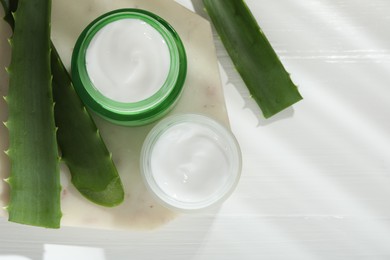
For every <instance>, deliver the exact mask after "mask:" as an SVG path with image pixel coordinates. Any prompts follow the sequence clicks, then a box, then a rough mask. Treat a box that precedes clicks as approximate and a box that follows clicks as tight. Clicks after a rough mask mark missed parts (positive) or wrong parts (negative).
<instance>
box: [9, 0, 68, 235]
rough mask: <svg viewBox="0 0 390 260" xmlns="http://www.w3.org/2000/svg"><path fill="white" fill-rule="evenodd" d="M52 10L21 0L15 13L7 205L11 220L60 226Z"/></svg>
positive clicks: (45, 1)
mask: <svg viewBox="0 0 390 260" xmlns="http://www.w3.org/2000/svg"><path fill="white" fill-rule="evenodd" d="M50 14H51V1H50V0H40V1H30V0H20V1H19V3H18V9H17V10H16V12H15V14H14V21H15V24H14V25H15V26H14V34H13V36H12V39H11V40H10V43H11V48H12V57H11V64H10V67H9V68H8V70H7V71H8V73H9V78H10V80H9V86H10V87H9V93H8V96H7V97H6V101H7V104H8V108H9V116H8V121H7V123H6V126H7V128H8V130H9V135H10V145H9V150H8V152H7V154H8V156H9V158H10V161H11V173H10V177H9V178H8V183H9V185H10V201H9V205H8V207H7V210H8V213H9V221H12V222H16V223H21V224H28V225H34V226H42V227H48V228H59V227H60V220H61V216H62V213H61V207H60V191H61V187H60V178H59V156H58V148H57V142H56V131H55V124H54V105H53V96H52V87H51V80H52V75H51V69H50ZM26 43H27V44H26ZM16 75H17V76H16Z"/></svg>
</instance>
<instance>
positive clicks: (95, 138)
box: [51, 46, 124, 207]
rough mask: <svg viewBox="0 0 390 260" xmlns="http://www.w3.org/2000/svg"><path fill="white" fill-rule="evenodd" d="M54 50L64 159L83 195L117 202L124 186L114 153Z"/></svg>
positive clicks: (102, 201)
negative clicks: (114, 161) (108, 146)
mask: <svg viewBox="0 0 390 260" xmlns="http://www.w3.org/2000/svg"><path fill="white" fill-rule="evenodd" d="M52 50H53V51H52V55H51V60H52V63H51V64H52V73H53V93H54V100H55V102H56V106H55V109H54V112H55V120H56V124H57V126H58V132H57V138H58V144H59V146H60V149H61V152H62V159H63V161H64V162H65V163H66V164H67V165H68V167H69V170H70V173H71V176H72V183H73V185H74V186H75V187H76V188H77V189H78V190H79V191H80V193H81V194H82V195H84V196H85V197H86V198H87V199H89V200H91V201H92V202H94V203H97V204H99V205H102V206H106V207H112V206H116V205H118V204H120V203H121V202H122V201H123V199H124V190H123V186H122V182H121V179H120V177H119V175H118V172H117V170H116V168H115V165H114V163H113V161H112V158H111V154H110V153H109V152H108V150H107V148H106V146H105V144H104V142H103V140H102V138H101V136H100V134H99V131H98V129H97V128H96V125H95V123H94V121H93V119H92V118H91V116H90V114H89V113H88V111H87V110H86V109H85V107H84V105H83V103H82V102H81V100H80V98H79V97H78V96H77V94H76V92H75V90H74V87H73V84H72V81H71V79H70V76H69V74H68V72H67V71H66V69H65V67H64V65H63V63H62V62H61V60H60V58H59V55H58V53H57V51H56V50H55V48H54V46H53V47H52Z"/></svg>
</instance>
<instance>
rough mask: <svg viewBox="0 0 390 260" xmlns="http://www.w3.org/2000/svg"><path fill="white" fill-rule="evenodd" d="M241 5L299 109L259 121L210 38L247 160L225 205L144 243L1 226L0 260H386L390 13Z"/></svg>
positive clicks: (314, 3) (389, 251) (259, 2)
mask: <svg viewBox="0 0 390 260" xmlns="http://www.w3.org/2000/svg"><path fill="white" fill-rule="evenodd" d="M179 2H181V3H183V4H185V5H186V6H189V7H191V6H192V4H194V5H195V6H197V4H198V0H196V1H195V0H194V1H193V3H191V2H190V1H187V0H180V1H179ZM247 4H248V5H249V7H250V8H251V9H252V10H253V13H254V15H255V17H256V18H257V19H258V21H259V23H260V25H261V27H262V29H263V31H264V32H265V33H266V35H267V36H268V38H269V40H270V42H271V44H272V45H273V46H274V48H275V50H276V51H277V53H278V54H279V56H280V58H281V60H282V62H283V63H284V64H285V67H286V68H287V70H288V71H289V72H290V73H291V75H292V78H293V80H294V81H295V83H297V84H298V85H299V89H300V91H301V94H302V95H303V96H304V100H303V101H301V102H300V103H298V104H297V105H295V106H294V107H293V109H288V110H287V111H284V112H282V113H281V114H279V115H278V116H276V117H275V118H273V119H271V120H264V119H263V117H262V116H261V115H260V111H259V110H258V109H257V106H256V104H255V103H254V102H253V101H252V100H251V99H250V98H249V95H248V92H247V90H246V88H245V86H244V85H243V84H242V82H241V80H240V78H239V77H238V76H237V74H236V72H235V71H234V69H233V68H232V64H231V62H230V60H229V59H228V57H227V55H226V52H225V50H224V49H223V47H222V45H221V43H220V41H219V40H218V38H217V37H215V43H216V46H217V50H218V58H219V60H220V64H221V67H220V68H221V75H222V80H223V82H224V91H225V96H226V103H227V109H228V113H229V117H230V122H231V126H232V130H233V132H234V133H235V135H236V137H237V138H238V141H239V143H240V145H241V148H242V152H243V160H244V162H243V163H244V166H243V175H242V179H241V181H240V184H239V186H238V188H237V190H236V192H235V193H234V194H233V196H232V197H231V198H230V199H229V200H228V201H227V202H226V203H225V204H224V205H223V206H222V207H221V208H220V209H219V210H216V211H215V212H210V213H207V214H200V215H184V216H180V217H178V218H176V219H175V220H173V221H172V222H170V223H168V224H167V225H165V226H163V227H161V228H159V229H158V230H154V231H148V232H145V231H137V232H130V231H115V232H114V231H102V230H92V229H77V228H63V229H61V230H42V229H38V228H33V227H25V226H20V225H16V224H11V223H7V222H6V221H5V220H4V219H2V220H0V260H5V259H7V260H10V259H31V260H38V259H45V260H49V259H115V260H119V259H170V260H172V259H197V260H200V259H205V260H209V259H299V260H301V259H331V260H333V259H343V260H344V259H354V260H355V259H358V260H361V259H370V260H371V259H390V120H389V119H390V47H389V46H390V31H389V30H390V29H389V25H390V14H389V11H390V2H389V1H388V0H311V1H306V0H272V1H271V0H247ZM195 9H196V10H197V11H199V12H201V11H202V9H201V8H200V9H199V8H195Z"/></svg>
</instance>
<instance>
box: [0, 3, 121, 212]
mask: <svg viewBox="0 0 390 260" xmlns="http://www.w3.org/2000/svg"><path fill="white" fill-rule="evenodd" d="M0 1H1V3H2V5H3V9H4V11H5V14H6V15H5V18H4V20H5V21H7V22H8V23H9V25H10V26H11V28H12V29H13V28H14V20H13V19H14V18H13V15H12V12H15V11H16V9H17V5H18V0H0ZM51 48H52V52H51V69H52V73H53V95H54V101H55V102H56V106H55V109H54V112H55V121H56V124H57V126H58V127H59V130H58V131H57V141H58V144H59V146H60V148H61V150H62V159H63V161H65V163H66V164H67V165H68V167H69V168H70V172H71V175H72V183H73V185H74V186H75V187H76V188H77V189H78V190H79V192H80V193H81V194H82V195H83V196H84V197H86V198H87V199H89V200H90V201H92V202H94V203H96V204H99V205H101V206H106V207H113V206H116V205H118V204H120V203H122V202H123V200H124V190H123V185H122V182H121V179H120V176H119V174H118V172H117V170H116V167H115V165H114V163H113V161H112V158H111V154H110V153H109V152H108V150H107V148H106V146H105V144H104V141H103V140H102V138H101V136H100V134H99V132H98V130H97V128H96V125H95V123H94V121H93V119H92V117H91V116H90V114H89V113H88V111H87V110H86V109H85V106H84V105H83V104H82V102H81V100H80V98H79V97H78V95H77V94H76V92H75V90H74V87H73V84H72V81H71V79H70V76H69V74H68V72H67V70H66V69H65V67H64V65H63V63H62V61H61V59H60V57H59V54H58V52H57V50H56V49H55V47H54V45H53V43H51ZM86 154H89V155H88V157H85V155H86Z"/></svg>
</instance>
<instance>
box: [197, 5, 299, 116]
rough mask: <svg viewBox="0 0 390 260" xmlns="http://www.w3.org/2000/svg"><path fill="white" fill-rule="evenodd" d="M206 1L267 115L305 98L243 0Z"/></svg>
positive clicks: (215, 23)
mask: <svg viewBox="0 0 390 260" xmlns="http://www.w3.org/2000/svg"><path fill="white" fill-rule="evenodd" d="M203 3H204V5H205V7H206V11H207V13H208V14H209V16H210V18H211V21H212V23H213V24H214V26H215V28H216V30H217V32H218V34H219V36H220V38H221V41H222V42H223V44H224V46H225V48H226V50H227V51H228V53H229V56H230V57H231V59H232V61H233V63H234V65H235V67H236V69H237V71H238V72H239V73H240V75H241V77H242V79H243V81H244V82H245V84H246V86H247V87H248V89H249V91H250V93H251V95H252V97H253V98H254V100H255V101H256V102H257V104H258V105H259V107H260V108H261V110H262V112H263V115H264V117H265V118H269V117H271V116H273V115H275V114H277V113H279V112H280V111H282V110H284V109H285V108H287V107H289V106H291V105H293V104H294V103H296V102H298V101H299V100H301V99H302V96H301V95H300V93H299V91H298V89H297V87H296V86H295V85H294V83H293V82H292V81H291V78H290V75H289V74H288V73H287V71H286V70H285V69H284V67H283V65H282V63H281V62H280V60H279V58H278V56H277V54H276V53H275V51H274V49H273V48H272V46H271V44H270V43H269V41H268V40H267V38H266V36H265V35H264V33H263V32H262V31H261V29H260V27H259V25H258V24H257V21H256V19H255V18H254V17H253V15H252V13H251V12H250V10H249V8H248V7H247V6H246V4H245V2H244V1H243V0H203Z"/></svg>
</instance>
